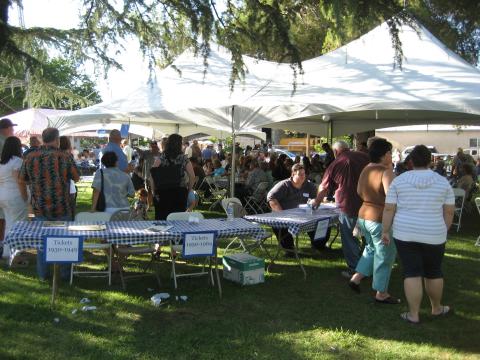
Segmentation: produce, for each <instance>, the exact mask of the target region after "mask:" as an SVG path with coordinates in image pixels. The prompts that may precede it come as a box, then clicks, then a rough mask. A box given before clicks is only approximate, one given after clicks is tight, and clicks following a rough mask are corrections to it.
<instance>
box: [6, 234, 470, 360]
mask: <svg viewBox="0 0 480 360" xmlns="http://www.w3.org/2000/svg"><path fill="white" fill-rule="evenodd" d="M467 234H468V233H467ZM452 237H453V239H454V240H453V241H451V242H449V243H448V244H447V254H446V257H445V260H444V273H445V296H444V298H445V303H446V304H451V305H453V306H454V307H455V311H456V313H455V315H453V316H450V317H445V318H436V319H434V318H432V317H431V316H429V314H428V308H429V305H428V302H427V300H426V299H424V301H423V304H422V313H421V319H422V324H421V325H420V326H411V325H409V324H406V323H405V322H403V321H402V320H401V319H400V317H399V314H400V313H401V312H402V311H405V310H406V304H405V300H404V298H403V281H402V275H401V266H400V265H397V266H395V268H394V269H393V272H392V277H391V281H390V289H389V291H390V292H391V293H392V294H393V295H395V296H398V297H401V298H402V300H403V302H404V303H403V304H401V305H392V306H389V305H381V304H376V303H375V302H374V301H373V291H371V290H370V286H371V283H370V281H369V280H367V281H364V282H363V283H362V293H361V294H360V295H357V294H354V293H352V291H351V290H350V289H349V288H348V286H347V281H346V279H344V278H342V277H341V276H340V271H341V270H343V269H344V261H343V257H342V253H341V250H340V249H339V248H338V246H339V244H338V242H337V243H336V245H335V248H334V250H332V251H327V252H322V253H319V254H315V255H314V256H313V257H312V258H310V257H306V258H302V261H303V263H304V265H305V267H306V271H307V274H308V276H307V279H306V280H304V279H303V274H302V272H301V270H300V268H299V267H298V265H297V264H296V263H295V261H294V260H291V259H289V260H285V259H279V260H278V262H277V263H276V265H275V266H274V267H273V268H272V269H271V273H268V274H267V275H266V282H265V283H264V284H259V285H255V286H249V287H241V286H239V285H237V284H233V283H230V282H227V281H222V286H223V290H224V296H223V298H222V299H219V297H218V294H217V291H216V288H212V287H211V286H209V285H208V284H207V280H206V279H205V278H200V279H198V278H196V279H181V280H180V281H179V289H178V290H177V291H174V289H173V285H172V281H171V280H170V276H169V274H170V266H169V264H163V265H162V266H161V277H162V281H163V286H162V288H161V289H157V287H156V281H155V280H154V278H153V277H152V278H148V279H140V280H138V281H133V282H129V284H128V291H127V292H122V291H121V287H120V284H119V282H118V281H116V282H114V285H112V287H108V285H107V284H106V280H105V279H78V280H75V285H74V286H73V287H70V286H69V285H68V284H66V283H62V285H61V288H60V296H59V301H58V307H57V309H56V310H54V311H52V310H50V308H49V301H50V285H49V284H47V283H41V282H39V281H38V280H36V278H35V270H34V262H32V263H31V264H30V266H29V267H28V268H26V269H17V270H15V271H3V270H1V271H0V332H1V333H2V341H3V342H4V344H8V346H5V347H3V348H2V349H1V350H0V358H2V359H8V358H25V359H30V358H31V359H38V358H48V359H55V358H64V357H65V356H66V355H68V356H69V357H72V358H92V359H93V358H99V359H108V358H115V359H132V358H141V359H158V358H165V359H192V358H193V359H212V358H214V357H215V358H227V359H257V358H258V359H273V358H278V359H304V358H345V359H352V358H372V357H377V358H392V359H397V358H409V357H420V358H435V357H446V358H449V357H455V356H458V357H459V358H461V357H463V356H465V355H469V356H471V357H472V358H474V357H475V356H476V355H475V354H478V352H479V351H480V346H479V344H478V343H477V342H475V341H473V340H472V334H475V333H477V332H478V329H479V328H480V323H479V322H480V321H479V317H478V313H480V302H479V299H480V283H479V280H478V279H479V277H478V268H479V267H478V265H479V264H478V263H479V261H478V250H480V249H477V248H475V247H473V245H472V244H469V243H468V241H464V240H463V239H465V238H468V239H469V238H470V236H469V235H467V236H465V235H464V233H463V232H462V233H460V235H457V234H452ZM302 244H303V246H308V242H303V243H302ZM267 247H268V250H269V251H273V250H274V249H275V246H273V245H271V244H268V246H267ZM256 254H257V255H261V252H256ZM93 260H94V261H95V262H96V261H104V260H102V259H100V257H99V258H98V259H96V258H93ZM145 261H147V260H145V259H140V258H138V259H137V258H135V261H134V268H137V267H139V266H141V265H142V264H144V262H145ZM188 268H191V267H183V266H180V267H179V270H180V271H186V270H188ZM148 288H154V289H155V291H157V290H160V291H162V292H169V293H170V294H172V295H188V301H187V302H177V301H175V299H174V297H173V298H171V299H170V300H168V301H166V302H165V303H164V304H163V305H162V306H160V307H159V308H155V307H153V306H152V305H151V304H150V300H149V298H150V297H151V296H152V294H153V293H154V292H151V291H148ZM83 297H88V298H90V299H91V300H92V305H95V306H97V307H98V310H97V311H94V312H82V311H78V312H77V313H76V314H72V313H71V312H72V310H73V309H75V308H76V309H80V308H81V306H83V305H81V304H79V300H80V299H81V298H83ZM55 317H58V318H59V320H60V321H59V322H58V323H56V322H54V320H53V319H54V318H55ZM473 336H474V335H473ZM416 351H417V352H416Z"/></svg>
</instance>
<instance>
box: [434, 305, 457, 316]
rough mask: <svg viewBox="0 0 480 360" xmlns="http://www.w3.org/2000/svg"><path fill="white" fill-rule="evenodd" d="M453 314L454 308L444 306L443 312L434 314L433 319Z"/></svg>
mask: <svg viewBox="0 0 480 360" xmlns="http://www.w3.org/2000/svg"><path fill="white" fill-rule="evenodd" d="M450 314H453V308H451V307H450V306H448V305H443V306H442V311H441V312H440V313H438V314H432V316H433V317H441V316H447V315H450Z"/></svg>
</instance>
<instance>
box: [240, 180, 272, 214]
mask: <svg viewBox="0 0 480 360" xmlns="http://www.w3.org/2000/svg"><path fill="white" fill-rule="evenodd" d="M267 191H268V182H267V181H264V182H261V183H259V184H258V185H257V188H256V189H255V190H254V192H253V194H252V195H251V196H248V197H247V202H246V203H245V210H247V211H249V210H251V211H253V212H254V213H255V214H258V213H263V212H264V211H265V209H266V208H267V207H268V206H267V201H266V197H267Z"/></svg>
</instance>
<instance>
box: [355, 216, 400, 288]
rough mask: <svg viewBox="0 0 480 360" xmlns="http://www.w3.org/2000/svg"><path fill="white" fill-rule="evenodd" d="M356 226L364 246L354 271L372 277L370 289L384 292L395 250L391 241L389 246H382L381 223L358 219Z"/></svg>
mask: <svg viewBox="0 0 480 360" xmlns="http://www.w3.org/2000/svg"><path fill="white" fill-rule="evenodd" d="M358 226H359V227H360V229H361V230H362V233H363V236H364V237H365V241H366V245H365V249H364V250H363V254H362V257H361V258H360V260H359V261H358V265H357V268H356V269H355V270H356V271H357V272H359V273H360V274H363V275H365V276H373V282H372V288H373V289H374V290H376V291H379V292H386V291H387V290H388V283H389V281H390V274H391V273H392V266H393V263H394V262H395V256H396V254H397V248H396V247H395V244H394V243H393V241H391V242H390V244H389V245H385V244H383V242H382V224H381V223H378V222H375V221H369V220H363V219H358Z"/></svg>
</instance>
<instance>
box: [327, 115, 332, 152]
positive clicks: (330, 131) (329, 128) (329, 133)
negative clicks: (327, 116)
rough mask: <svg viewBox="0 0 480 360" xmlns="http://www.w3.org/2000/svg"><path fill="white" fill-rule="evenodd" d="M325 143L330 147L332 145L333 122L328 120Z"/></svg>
mask: <svg viewBox="0 0 480 360" xmlns="http://www.w3.org/2000/svg"><path fill="white" fill-rule="evenodd" d="M327 142H329V143H330V146H331V145H332V143H333V122H332V120H330V121H329V122H328V141H327Z"/></svg>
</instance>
